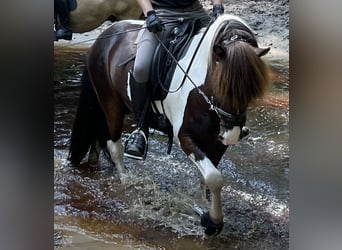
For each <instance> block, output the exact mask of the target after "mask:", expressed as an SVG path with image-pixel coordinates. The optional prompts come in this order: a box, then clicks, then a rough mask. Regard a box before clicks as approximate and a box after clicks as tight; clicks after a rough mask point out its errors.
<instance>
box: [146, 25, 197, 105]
mask: <svg viewBox="0 0 342 250" xmlns="http://www.w3.org/2000/svg"><path fill="white" fill-rule="evenodd" d="M200 28H202V23H201V20H200V19H187V20H184V21H183V22H182V23H181V24H180V25H179V26H177V27H175V28H173V30H172V31H171V32H169V33H168V34H167V35H166V37H163V38H162V42H163V45H164V46H163V45H162V44H159V45H158V46H157V48H156V50H155V52H154V56H153V61H152V65H151V77H150V78H151V90H152V93H151V96H152V100H164V99H165V97H166V95H167V94H168V90H169V87H170V84H171V80H172V76H173V73H174V71H175V69H176V66H177V62H178V61H179V60H180V59H181V58H182V57H184V55H185V54H186V51H187V49H188V47H189V44H190V42H191V39H192V38H193V36H194V35H196V34H197V32H198V31H199V30H200ZM166 49H167V50H168V51H167V50H166ZM170 54H171V55H172V56H171V55H170ZM175 60H176V61H177V62H176V61H175Z"/></svg>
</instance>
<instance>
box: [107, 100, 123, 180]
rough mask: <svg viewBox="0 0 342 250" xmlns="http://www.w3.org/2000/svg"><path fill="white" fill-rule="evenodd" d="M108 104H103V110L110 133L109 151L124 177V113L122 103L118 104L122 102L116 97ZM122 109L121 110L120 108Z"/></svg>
mask: <svg viewBox="0 0 342 250" xmlns="http://www.w3.org/2000/svg"><path fill="white" fill-rule="evenodd" d="M106 100H107V101H106V102H102V107H103V110H104V112H105V114H106V121H107V126H108V132H109V138H110V139H109V140H107V142H106V147H107V150H108V152H109V154H110V158H111V160H112V162H113V163H114V165H115V166H116V168H117V169H118V171H119V174H120V175H122V174H123V173H124V172H125V168H124V164H123V146H122V140H121V134H122V129H123V123H124V116H125V114H124V112H123V111H122V110H123V108H122V105H120V104H121V103H117V102H116V101H117V100H120V99H119V98H118V97H116V96H111V97H109V98H107V99H106ZM120 107H121V108H120Z"/></svg>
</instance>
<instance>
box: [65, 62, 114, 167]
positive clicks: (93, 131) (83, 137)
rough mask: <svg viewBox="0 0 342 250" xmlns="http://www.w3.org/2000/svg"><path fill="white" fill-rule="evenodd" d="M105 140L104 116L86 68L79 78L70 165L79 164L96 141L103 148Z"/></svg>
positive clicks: (106, 135) (69, 157)
mask: <svg viewBox="0 0 342 250" xmlns="http://www.w3.org/2000/svg"><path fill="white" fill-rule="evenodd" d="M107 138H108V128H107V124H106V120H105V116H104V113H103V111H102V109H101V107H100V105H99V103H98V100H97V96H96V93H95V91H94V88H93V86H92V83H91V81H90V78H89V73H88V70H87V68H86V69H85V70H84V71H83V74H82V78H81V94H80V99H79V103H78V108H77V113H76V117H75V120H74V124H73V128H72V133H71V140H70V148H69V156H68V159H69V160H70V161H71V163H72V164H79V163H80V162H81V161H82V159H83V158H84V157H85V155H86V154H87V153H88V151H89V149H90V147H91V146H95V144H96V142H97V141H98V142H99V143H100V146H101V148H103V147H104V146H105V141H106V139H107Z"/></svg>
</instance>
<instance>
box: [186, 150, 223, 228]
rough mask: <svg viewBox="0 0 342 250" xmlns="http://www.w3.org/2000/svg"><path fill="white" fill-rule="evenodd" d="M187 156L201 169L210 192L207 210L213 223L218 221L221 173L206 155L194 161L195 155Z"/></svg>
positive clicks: (219, 218) (220, 204)
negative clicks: (209, 204)
mask: <svg viewBox="0 0 342 250" xmlns="http://www.w3.org/2000/svg"><path fill="white" fill-rule="evenodd" d="M189 157H190V159H191V160H192V161H193V162H194V163H195V164H196V166H197V167H198V169H199V170H200V171H201V174H202V176H203V178H204V182H205V184H206V185H207V187H208V188H209V190H210V192H211V194H212V196H211V198H212V199H211V206H210V210H209V215H210V218H211V219H212V221H213V222H214V223H220V222H222V220H223V212H222V202H221V189H222V187H223V184H224V181H223V177H222V174H221V173H220V171H218V170H217V168H216V167H215V166H214V164H213V163H212V162H211V161H210V160H209V159H208V158H207V157H205V158H204V159H203V160H201V161H195V156H194V155H193V154H191V155H189Z"/></svg>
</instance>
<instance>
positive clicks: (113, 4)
mask: <svg viewBox="0 0 342 250" xmlns="http://www.w3.org/2000/svg"><path fill="white" fill-rule="evenodd" d="M70 1H75V2H76V3H74V2H73V3H72V4H71V5H73V7H74V9H71V10H70V28H71V30H72V31H73V32H74V33H83V32H87V31H90V30H93V29H95V28H97V27H99V26H100V25H101V24H102V23H103V22H105V21H106V20H111V21H117V20H127V19H136V20H137V19H140V18H141V17H142V11H141V8H140V6H139V5H138V3H137V1H136V0H70ZM75 7H76V8H75Z"/></svg>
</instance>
